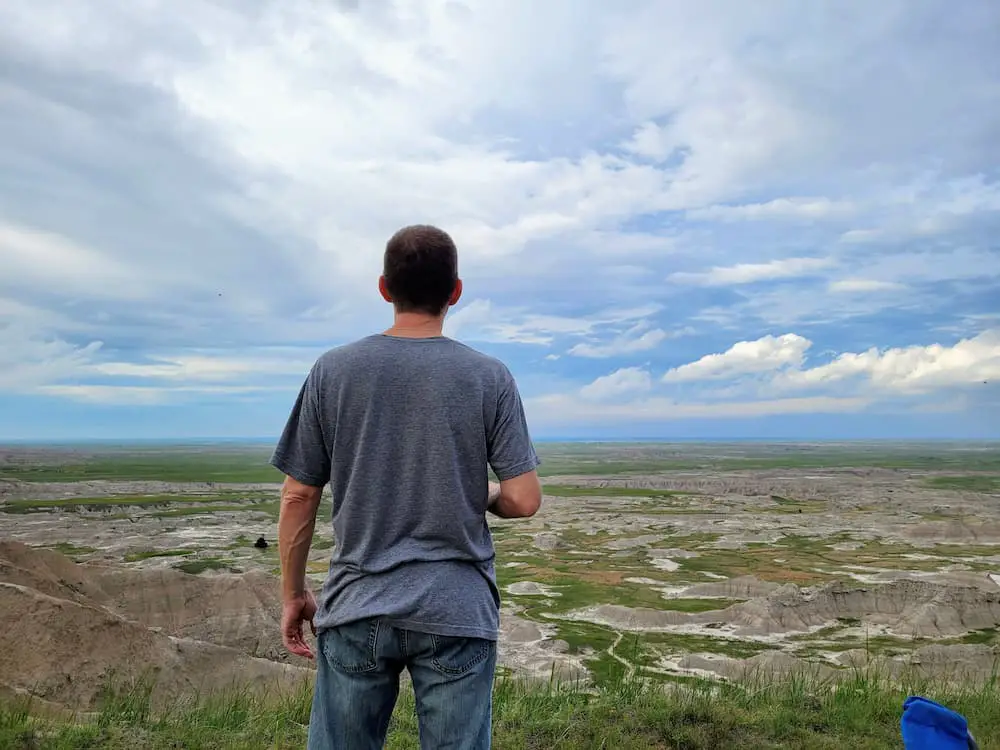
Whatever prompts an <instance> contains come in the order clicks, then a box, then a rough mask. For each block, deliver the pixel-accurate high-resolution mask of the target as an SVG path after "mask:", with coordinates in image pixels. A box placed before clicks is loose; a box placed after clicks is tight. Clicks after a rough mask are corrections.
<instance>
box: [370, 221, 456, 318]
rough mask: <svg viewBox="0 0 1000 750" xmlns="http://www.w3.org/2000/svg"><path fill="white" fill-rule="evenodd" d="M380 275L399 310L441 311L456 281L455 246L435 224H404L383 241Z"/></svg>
mask: <svg viewBox="0 0 1000 750" xmlns="http://www.w3.org/2000/svg"><path fill="white" fill-rule="evenodd" d="M382 275H383V276H385V286H386V289H387V290H388V292H389V294H390V296H391V297H392V302H393V305H395V307H396V310H397V311H398V312H423V313H427V314H429V315H440V314H441V313H442V312H443V311H444V309H445V308H446V307H447V306H448V301H449V300H450V299H451V295H452V293H453V292H454V291H455V282H457V281H458V249H457V248H456V247H455V242H454V241H453V240H452V239H451V237H450V236H449V235H448V233H447V232H445V231H443V230H441V229H438V228H437V227H432V226H428V225H426V224H415V225H413V226H409V227H403V228H402V229H400V230H399V231H398V232H396V233H395V234H394V235H393V236H392V237H391V238H390V239H389V242H387V243H386V246H385V259H384V267H383V272H382Z"/></svg>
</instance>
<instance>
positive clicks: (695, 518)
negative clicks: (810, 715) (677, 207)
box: [0, 443, 1000, 708]
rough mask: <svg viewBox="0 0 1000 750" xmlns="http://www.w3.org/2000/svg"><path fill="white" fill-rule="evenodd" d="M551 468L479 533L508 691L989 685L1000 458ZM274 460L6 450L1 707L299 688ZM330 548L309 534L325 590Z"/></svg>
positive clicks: (568, 457)
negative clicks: (491, 554)
mask: <svg viewBox="0 0 1000 750" xmlns="http://www.w3.org/2000/svg"><path fill="white" fill-rule="evenodd" d="M539 448H540V451H539V452H540V453H541V455H542V458H543V461H544V464H543V468H542V473H543V475H544V486H545V500H544V505H543V508H542V510H541V511H540V512H539V513H538V515H537V516H535V517H534V518H532V519H530V520H527V521H500V520H496V519H491V526H492V531H493V535H494V541H495V544H496V548H497V571H498V578H499V582H500V585H501V588H502V591H503V598H504V609H503V618H502V619H503V634H502V641H501V657H500V661H501V668H502V669H503V670H505V671H507V672H510V673H512V674H514V675H518V676H523V677H534V678H541V679H546V680H547V679H549V678H550V677H551V676H553V675H554V676H556V677H557V678H559V679H560V680H568V681H573V682H575V683H577V684H578V685H581V686H591V685H600V684H601V683H606V682H608V681H612V680H616V679H619V678H620V677H621V676H622V675H637V676H642V677H647V678H649V679H651V680H657V681H664V682H678V681H680V682H683V681H689V680H691V679H692V678H704V677H708V678H710V679H719V680H739V679H741V678H743V677H746V676H747V675H748V673H755V674H758V675H759V674H761V673H770V674H774V675H781V674H788V673H791V672H796V671H799V670H806V671H809V672H811V673H813V674H816V675H819V676H821V677H830V678H831V679H837V677H838V676H840V675H844V674H849V673H850V672H851V670H852V668H854V667H857V666H864V665H869V664H872V663H875V664H877V665H878V667H879V669H880V670H883V671H884V673H886V674H890V675H895V676H899V677H902V676H903V675H904V674H910V673H916V674H919V675H925V676H929V677H933V678H934V679H936V680H946V681H951V680H954V681H961V682H969V681H976V680H986V679H988V678H989V677H990V676H991V675H992V674H994V672H995V671H996V668H997V666H998V665H1000V662H998V656H1000V637H998V632H1000V630H998V628H1000V446H998V445H996V444H971V443H955V444H949V443H935V444H885V443H875V444H861V443H845V444H791V443H782V444H770V445H765V444H756V443H746V444H683V445H671V444H624V443H620V444H572V445H571V444H543V445H541V446H539ZM268 454H269V448H268V447H267V446H259V445H200V446H103V447H100V448H97V447H93V446H89V447H62V448H51V447H47V448H42V447H28V446H18V447H8V448H4V449H0V697H2V696H3V695H4V694H31V695H33V696H35V697H36V698H38V699H39V700H41V701H43V702H44V703H47V704H51V705H52V706H53V707H73V708H88V707H91V706H93V705H95V703H96V702H97V701H98V700H99V699H100V694H101V690H102V689H103V686H104V685H106V684H107V683H108V682H109V680H114V679H116V678H122V677H125V678H127V677H135V676H137V675H139V674H140V673H142V674H152V675H154V676H155V677H156V692H155V696H156V697H157V698H158V699H159V700H161V701H164V700H167V699H168V698H169V697H170V696H171V695H173V694H175V693H177V692H180V691H191V690H192V689H194V690H211V689H214V688H217V687H221V686H225V685H227V684H231V683H233V682H241V683H251V684H260V685H267V686H274V685H276V684H277V685H292V684H293V683H296V682H297V681H300V680H303V679H306V678H308V676H309V674H310V672H309V669H310V665H309V664H308V663H307V662H306V661H304V660H301V659H297V658H295V657H289V656H288V655H287V654H286V653H285V652H284V651H283V649H282V647H281V641H280V638H279V636H278V628H277V623H278V616H279V612H280V599H279V592H278V586H277V579H276V578H275V576H276V575H277V573H278V559H277V549H276V547H277V545H276V533H277V514H278V487H279V484H278V482H279V481H280V477H279V476H277V475H276V473H275V472H274V471H273V470H272V469H271V468H270V467H268V466H267V463H266V462H267V457H268ZM323 511H325V512H326V513H328V512H329V505H328V504H324V507H323ZM321 513H322V511H321ZM259 537H263V538H264V539H265V540H266V541H267V542H269V545H268V546H267V547H266V548H264V549H260V548H258V547H256V546H255V545H254V543H255V541H256V540H257V539H258V538H259ZM334 544H335V540H334V539H333V538H332V537H331V531H330V528H329V524H328V523H324V522H323V520H322V518H321V521H320V523H318V524H317V534H316V537H315V540H314V544H313V550H312V554H311V562H310V568H309V569H310V574H311V576H312V577H313V578H314V580H315V585H316V586H317V587H318V586H319V585H320V583H321V582H322V579H323V576H324V573H325V570H326V565H327V559H328V555H329V552H330V549H331V548H332V547H333V545H334Z"/></svg>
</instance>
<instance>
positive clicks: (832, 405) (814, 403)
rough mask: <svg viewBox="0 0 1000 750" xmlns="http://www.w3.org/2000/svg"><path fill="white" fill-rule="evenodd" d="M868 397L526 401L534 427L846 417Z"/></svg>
mask: <svg viewBox="0 0 1000 750" xmlns="http://www.w3.org/2000/svg"><path fill="white" fill-rule="evenodd" d="M871 404H872V399H871V398H867V397H854V396H852V397H831V396H811V397H807V398H783V399H772V400H761V401H716V402H698V401H676V400H673V399H670V398H663V397H649V398H640V399H637V400H633V401H628V402H624V403H617V402H611V403H602V402H593V401H586V400H584V399H581V398H578V397H575V396H569V395H551V396H540V397H536V398H530V399H526V400H525V409H526V411H527V414H528V418H529V419H530V420H531V422H532V424H540V425H551V424H580V423H584V424H601V423H604V424H606V423H619V424H621V423H624V424H632V423H643V422H654V423H655V422H663V421H665V420H675V419H749V418H755V417H764V416H771V415H781V414H845V413H855V412H859V411H863V410H865V409H867V408H868V407H870V406H871Z"/></svg>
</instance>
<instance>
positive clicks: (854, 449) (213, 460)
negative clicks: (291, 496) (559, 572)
mask: <svg viewBox="0 0 1000 750" xmlns="http://www.w3.org/2000/svg"><path fill="white" fill-rule="evenodd" d="M272 448H273V446H271V445H266V444H242V445H240V444H218V445H211V446H192V445H177V446H76V447H46V448H30V447H26V446H15V447H8V448H5V449H3V451H0V479H19V480H22V481H28V482H74V481H84V480H97V479H100V480H145V481H165V482H229V483H273V482H280V481H281V475H280V473H279V472H278V471H277V470H275V469H274V468H272V467H271V466H269V465H268V459H269V457H270V455H271V450H272ZM537 448H538V453H539V455H540V457H541V459H542V466H541V467H540V469H539V473H540V474H541V475H542V476H546V477H554V476H560V475H598V476H609V475H613V474H636V473H659V472H665V471H695V470H717V471H739V470H751V469H756V470H762V469H781V468H789V469H794V468H801V469H836V468H843V467H877V468H885V469H916V470H922V471H947V472H951V473H955V474H959V475H960V476H959V477H958V479H959V482H960V483H961V481H965V480H963V479H962V477H961V472H989V473H991V474H994V475H995V476H993V477H982V476H978V475H970V476H971V479H970V480H968V481H973V482H977V483H978V482H982V481H983V480H984V479H990V480H991V483H990V485H989V486H993V487H995V482H998V481H1000V445H998V444H997V443H983V444H971V443H947V442H937V443H898V442H871V443H862V442H845V443H705V444H699V443H539V444H538V446H537ZM941 479H946V478H941ZM946 485H947V482H945V484H943V485H940V486H942V488H944V487H945V486H946ZM952 486H953V487H954V486H956V485H954V483H953V484H952ZM989 491H996V490H995V489H994V490H989ZM658 492H661V493H662V492H663V491H658Z"/></svg>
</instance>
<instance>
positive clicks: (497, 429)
mask: <svg viewBox="0 0 1000 750" xmlns="http://www.w3.org/2000/svg"><path fill="white" fill-rule="evenodd" d="M487 437H488V449H489V456H488V458H489V463H490V468H492V469H493V473H494V474H496V475H497V479H499V480H500V481H501V482H503V481H506V480H507V479H513V478H514V477H518V476H520V475H521V474H527V473H528V472H529V471H532V470H533V469H536V468H538V466H539V465H540V464H541V461H539V459H538V455H537V454H536V453H535V447H534V446H533V445H532V443H531V436H530V435H529V433H528V422H527V420H526V419H525V416H524V404H523V403H522V402H521V394H520V393H518V390H517V384H516V383H515V382H514V377H513V376H512V375H511V374H510V372H508V371H506V369H505V371H504V377H502V378H501V380H500V384H499V389H498V393H497V411H496V420H495V421H494V424H493V428H492V429H491V430H490V432H489V435H488V436H487Z"/></svg>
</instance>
